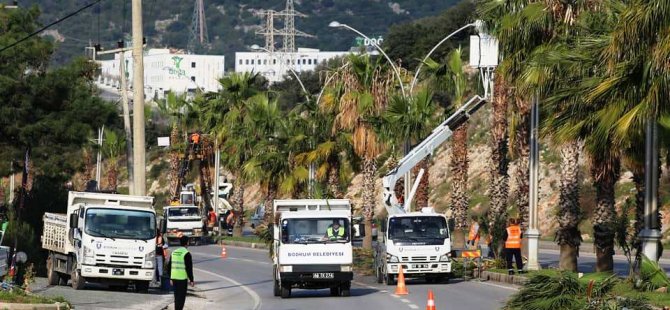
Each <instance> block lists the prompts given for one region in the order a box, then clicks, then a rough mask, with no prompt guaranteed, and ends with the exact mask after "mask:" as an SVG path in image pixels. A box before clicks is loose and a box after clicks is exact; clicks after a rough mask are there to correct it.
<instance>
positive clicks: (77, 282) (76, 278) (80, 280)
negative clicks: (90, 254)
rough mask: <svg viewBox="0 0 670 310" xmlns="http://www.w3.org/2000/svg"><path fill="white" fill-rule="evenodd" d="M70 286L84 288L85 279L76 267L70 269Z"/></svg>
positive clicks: (76, 288)
mask: <svg viewBox="0 0 670 310" xmlns="http://www.w3.org/2000/svg"><path fill="white" fill-rule="evenodd" d="M71 278H72V288H73V289H75V290H81V289H84V287H85V286H86V279H84V277H82V276H81V272H80V271H79V270H77V269H75V270H74V271H72V277H71Z"/></svg>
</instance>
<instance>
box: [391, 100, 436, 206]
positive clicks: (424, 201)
mask: <svg viewBox="0 0 670 310" xmlns="http://www.w3.org/2000/svg"><path fill="white" fill-rule="evenodd" d="M435 108H436V107H435V104H434V102H433V94H432V92H430V91H428V90H427V89H421V90H420V91H419V92H418V93H417V94H416V95H414V96H412V97H409V98H404V97H402V96H399V95H395V96H393V97H392V98H391V102H390V103H389V106H388V109H387V110H386V112H384V114H383V120H384V127H386V128H385V131H386V132H387V134H386V135H387V136H388V139H387V140H388V141H389V142H390V143H394V142H397V141H410V143H412V144H417V143H419V142H420V141H421V140H422V139H424V138H425V137H426V136H428V135H429V134H430V132H431V131H432V130H433V128H435V125H436V123H437V117H436V113H435V110H436V109H435ZM397 149H400V148H399V147H398V148H397ZM392 156H393V159H392V160H391V163H390V164H391V167H392V168H395V166H396V165H397V160H396V159H395V154H392ZM429 166H430V159H429V158H424V159H423V160H422V161H421V163H420V164H419V165H418V166H417V167H416V170H417V171H415V174H416V173H418V170H419V169H423V170H424V175H423V177H422V178H421V180H420V181H419V186H418V188H417V191H416V195H415V199H414V205H415V206H416V209H417V210H420V209H421V208H424V207H428V198H429V189H428V179H429V176H430V174H429V168H430V167H429Z"/></svg>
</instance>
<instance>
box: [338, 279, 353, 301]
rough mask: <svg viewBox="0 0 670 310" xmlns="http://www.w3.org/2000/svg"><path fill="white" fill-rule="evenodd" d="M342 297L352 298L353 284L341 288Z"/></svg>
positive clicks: (347, 283) (343, 285)
mask: <svg viewBox="0 0 670 310" xmlns="http://www.w3.org/2000/svg"><path fill="white" fill-rule="evenodd" d="M340 296H342V297H349V296H351V282H346V283H344V284H342V286H340Z"/></svg>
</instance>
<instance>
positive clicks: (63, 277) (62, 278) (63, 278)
mask: <svg viewBox="0 0 670 310" xmlns="http://www.w3.org/2000/svg"><path fill="white" fill-rule="evenodd" d="M59 276H60V281H58V285H61V286H66V285H67V281H68V279H69V277H68V276H66V275H63V274H59Z"/></svg>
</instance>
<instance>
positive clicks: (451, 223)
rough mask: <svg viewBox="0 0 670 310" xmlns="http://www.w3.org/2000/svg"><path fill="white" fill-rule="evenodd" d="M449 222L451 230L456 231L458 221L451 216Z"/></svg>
mask: <svg viewBox="0 0 670 310" xmlns="http://www.w3.org/2000/svg"><path fill="white" fill-rule="evenodd" d="M447 222H448V224H447V225H449V231H454V229H455V228H456V221H455V220H454V219H453V218H451V219H449V220H448V221H447Z"/></svg>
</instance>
